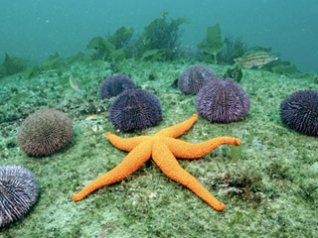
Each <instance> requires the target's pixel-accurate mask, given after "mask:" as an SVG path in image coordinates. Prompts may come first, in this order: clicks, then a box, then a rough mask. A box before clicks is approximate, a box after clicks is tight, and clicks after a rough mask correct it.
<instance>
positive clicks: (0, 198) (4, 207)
mask: <svg viewBox="0 0 318 238" xmlns="http://www.w3.org/2000/svg"><path fill="white" fill-rule="evenodd" d="M38 194H39V189H38V183H37V180H36V178H35V176H34V175H33V174H32V172H31V171H30V170H28V169H26V168H23V167H20V166H0V228H1V227H4V226H6V225H8V224H10V223H12V222H14V221H16V220H18V219H20V218H21V217H22V216H23V215H25V214H26V213H27V212H28V211H29V210H30V209H31V207H32V206H33V205H34V204H35V202H36V201H37V198H38Z"/></svg>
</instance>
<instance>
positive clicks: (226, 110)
mask: <svg viewBox="0 0 318 238" xmlns="http://www.w3.org/2000/svg"><path fill="white" fill-rule="evenodd" d="M249 106H250V100H249V96H248V95H247V93H246V92H245V91H244V90H243V88H242V87H241V86H240V85H239V84H238V83H236V82H234V81H232V80H212V81H211V82H209V83H208V84H206V85H205V86H204V87H203V88H202V89H201V90H200V91H199V93H198V94H197V97H196V108H197V111H198V112H199V113H200V115H201V116H202V117H205V118H207V119H208V120H209V121H211V122H222V123H229V122H234V121H239V120H241V119H243V118H244V117H245V116H246V114H247V113H248V111H249Z"/></svg>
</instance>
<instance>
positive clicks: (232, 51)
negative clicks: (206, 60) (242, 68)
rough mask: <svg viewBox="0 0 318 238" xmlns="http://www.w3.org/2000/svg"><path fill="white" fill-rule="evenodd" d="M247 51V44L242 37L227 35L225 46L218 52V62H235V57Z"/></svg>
mask: <svg viewBox="0 0 318 238" xmlns="http://www.w3.org/2000/svg"><path fill="white" fill-rule="evenodd" d="M246 51H247V46H246V44H245V43H244V42H243V40H242V39H233V38H232V37H225V38H224V41H223V48H222V50H221V52H220V53H219V54H218V62H220V63H224V64H234V63H235V62H234V59H236V58H239V57H241V56H242V55H244V53H245V52H246Z"/></svg>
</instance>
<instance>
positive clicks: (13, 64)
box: [0, 53, 27, 78]
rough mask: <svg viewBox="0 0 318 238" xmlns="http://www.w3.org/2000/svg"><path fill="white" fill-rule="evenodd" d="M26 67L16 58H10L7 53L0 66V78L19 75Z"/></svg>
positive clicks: (23, 62) (23, 61)
mask: <svg viewBox="0 0 318 238" xmlns="http://www.w3.org/2000/svg"><path fill="white" fill-rule="evenodd" d="M26 67H27V65H26V61H25V60H23V59H20V58H17V57H11V56H9V55H8V54H7V53H6V54H5V58H4V60H3V62H2V64H1V65H0V78H2V77H4V76H8V75H12V74H16V73H19V72H21V71H23V70H25V69H26Z"/></svg>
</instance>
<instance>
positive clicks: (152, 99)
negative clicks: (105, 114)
mask: <svg viewBox="0 0 318 238" xmlns="http://www.w3.org/2000/svg"><path fill="white" fill-rule="evenodd" d="M109 115H110V120H111V122H112V123H113V124H114V125H115V127H117V128H118V129H120V130H122V131H132V130H142V129H145V128H148V127H151V126H154V125H156V124H157V123H159V122H160V121H161V120H162V112H161V105H160V102H159V100H158V99H157V97H156V96H155V95H153V94H152V93H149V92H147V91H144V90H136V89H128V90H126V91H124V92H123V93H121V94H120V95H119V96H118V97H117V98H116V100H115V101H114V102H113V104H112V105H111V107H110V113H109Z"/></svg>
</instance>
